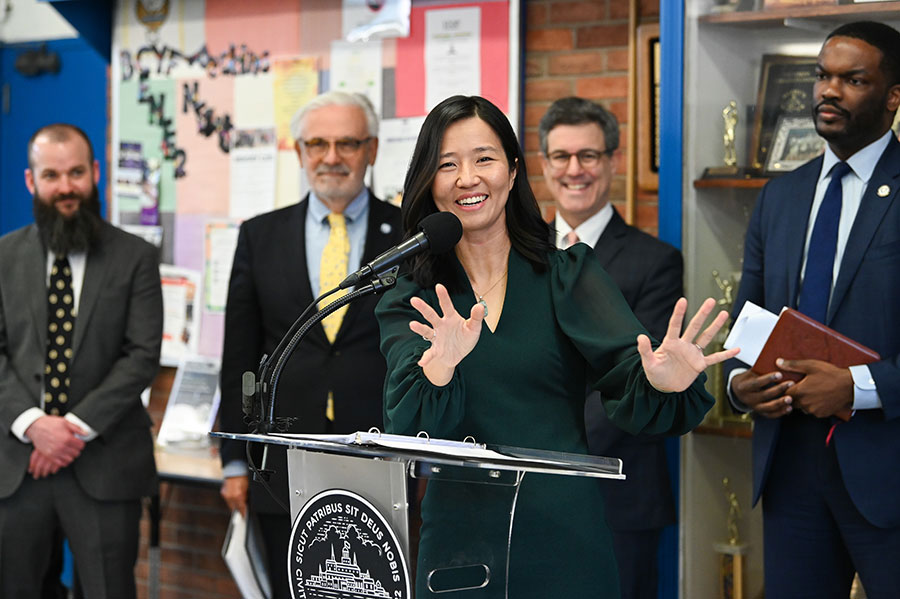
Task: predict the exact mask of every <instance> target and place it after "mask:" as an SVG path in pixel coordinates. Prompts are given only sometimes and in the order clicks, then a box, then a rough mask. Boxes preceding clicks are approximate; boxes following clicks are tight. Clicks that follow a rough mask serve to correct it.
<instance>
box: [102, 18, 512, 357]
mask: <svg viewBox="0 0 900 599" xmlns="http://www.w3.org/2000/svg"><path fill="white" fill-rule="evenodd" d="M114 19H115V22H114V27H113V57H112V66H111V81H112V85H111V89H112V106H113V114H112V127H111V129H112V137H111V144H110V146H111V147H110V154H111V156H112V160H111V164H112V169H111V171H112V173H113V176H112V190H111V198H110V202H109V204H110V214H111V215H112V220H113V222H114V223H115V224H117V225H119V226H121V227H122V228H124V229H126V230H129V231H131V232H134V233H135V234H138V235H141V236H143V237H145V238H146V239H148V240H150V241H151V242H153V243H156V244H157V245H158V246H159V247H160V248H161V254H162V260H163V263H164V264H165V265H167V266H166V267H165V268H169V270H170V271H171V272H172V273H173V274H170V275H167V276H166V277H164V281H169V280H171V281H172V288H171V289H170V290H168V291H167V287H166V285H164V297H165V298H166V299H165V304H166V305H165V309H166V312H167V318H166V322H167V323H176V324H173V325H172V326H173V327H175V326H177V330H175V329H172V330H169V329H168V327H167V330H166V331H165V339H166V340H167V341H168V344H167V345H166V347H167V348H169V350H167V352H166V353H167V355H164V360H163V361H164V363H166V362H167V361H168V362H172V361H173V360H176V359H177V357H178V356H177V354H179V353H182V354H199V355H204V356H219V355H220V353H221V349H222V339H223V327H224V310H225V297H226V293H227V287H228V278H229V276H230V272H231V260H232V257H233V252H234V246H235V244H236V241H237V231H238V227H239V226H240V223H241V222H242V221H243V220H245V219H247V218H250V217H252V216H254V215H256V214H260V213H263V212H268V211H270V210H273V209H275V208H278V207H282V206H286V205H289V204H293V203H296V202H297V201H299V200H300V199H301V198H302V197H303V195H304V194H305V192H306V182H305V181H304V177H303V173H302V170H301V169H300V166H299V163H298V161H297V156H296V154H295V153H294V150H293V140H292V139H291V137H290V132H289V129H288V125H289V122H290V118H291V116H292V115H293V113H294V112H295V111H296V109H297V108H299V107H300V106H302V105H303V104H304V103H306V102H307V101H309V100H310V99H312V98H313V97H314V96H315V95H317V94H318V93H320V92H323V91H328V90H333V89H341V90H346V91H354V92H361V93H364V94H366V95H367V96H368V98H369V99H370V100H371V101H372V103H373V105H374V106H375V109H376V113H377V114H378V115H379V116H380V117H381V123H380V128H379V150H378V158H377V160H376V163H375V165H374V167H373V168H372V169H370V172H369V174H368V183H369V185H370V186H371V187H372V189H373V190H374V191H375V193H376V195H378V196H379V197H382V198H393V197H395V196H396V195H397V194H398V193H399V191H400V190H401V188H402V183H403V177H404V175H405V171H406V165H407V164H408V162H409V157H410V155H411V153H412V149H413V146H414V143H415V139H416V136H417V135H418V131H419V128H420V127H421V123H422V121H423V119H424V117H425V115H426V114H427V112H428V110H430V108H432V107H433V106H434V105H435V104H437V103H438V102H439V101H441V100H443V99H444V98H445V97H447V96H450V95H453V94H465V95H481V96H484V97H486V98H487V99H489V100H491V101H492V102H494V103H495V104H496V105H497V106H499V107H500V108H501V109H502V110H503V111H504V112H505V113H506V114H507V115H508V116H509V118H510V121H511V122H512V123H513V126H514V127H515V128H517V129H518V122H519V114H520V110H521V107H520V96H519V89H520V85H521V67H520V56H521V51H520V41H519V32H520V27H521V21H520V7H519V0H480V1H475V2H459V1H454V0H443V1H438V0H429V1H425V0H422V1H412V2H411V1H410V0H293V1H289V0H254V2H239V1H237V0H205V1H204V0H117V3H116V11H115V16H114ZM164 274H166V273H164Z"/></svg>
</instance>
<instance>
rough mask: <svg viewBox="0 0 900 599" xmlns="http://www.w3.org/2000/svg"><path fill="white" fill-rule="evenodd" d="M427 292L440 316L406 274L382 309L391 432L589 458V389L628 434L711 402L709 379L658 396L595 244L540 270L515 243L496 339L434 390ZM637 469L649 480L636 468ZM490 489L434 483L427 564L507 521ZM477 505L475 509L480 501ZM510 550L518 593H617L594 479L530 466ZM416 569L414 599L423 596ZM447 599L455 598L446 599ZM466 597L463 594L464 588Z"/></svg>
mask: <svg viewBox="0 0 900 599" xmlns="http://www.w3.org/2000/svg"><path fill="white" fill-rule="evenodd" d="M456 276H457V277H458V280H457V281H456V282H455V283H456V284H455V287H456V288H457V289H460V291H458V292H456V293H451V298H452V300H453V304H454V306H455V307H456V310H457V311H458V312H459V313H460V314H462V315H464V316H465V315H468V314H469V311H470V310H471V308H472V306H473V304H474V302H475V296H474V294H473V292H472V290H471V287H470V285H469V283H468V279H467V278H466V276H465V272H464V271H463V269H462V266H461V265H459V263H458V262H457V263H456ZM413 296H419V297H421V298H423V299H424V300H425V301H426V302H428V303H429V304H430V305H432V306H433V307H434V308H435V310H437V311H438V312H439V313H440V308H439V306H438V302H437V297H436V295H435V293H434V290H433V289H428V290H424V289H421V288H419V287H418V286H417V285H416V284H415V283H414V282H413V281H412V280H411V279H410V278H401V280H400V281H399V282H398V283H397V286H396V287H395V288H394V289H392V290H390V291H389V292H387V293H386V294H385V296H384V298H382V300H381V302H379V304H378V308H377V310H376V314H377V317H378V320H379V324H380V326H381V339H382V342H381V343H382V352H383V353H384V354H385V357H386V358H387V363H388V376H387V379H386V381H385V427H386V429H387V431H388V432H391V433H397V434H405V435H415V434H416V433H417V432H419V431H426V432H427V433H428V434H429V435H430V436H431V437H438V438H445V439H453V440H462V439H464V438H465V437H466V436H467V435H471V436H473V437H474V438H475V439H476V440H477V441H478V442H480V443H488V444H501V445H511V446H519V447H531V448H537V449H547V450H553V451H564V452H572V453H587V444H586V440H585V432H584V417H583V408H584V399H585V389H586V385H588V384H589V385H591V386H592V387H594V388H595V389H598V390H599V391H600V392H601V394H602V396H603V398H604V400H605V401H604V405H605V407H606V410H607V412H608V414H609V416H610V419H611V420H612V421H613V422H614V423H615V424H617V425H618V426H620V427H621V428H623V429H625V430H627V431H628V432H630V433H632V434H636V433H639V432H645V433H656V434H662V433H669V434H682V433H685V432H687V431H689V430H690V429H691V428H693V427H694V426H696V425H697V424H698V423H699V422H700V421H701V419H702V418H703V415H704V414H705V413H706V412H707V410H709V409H710V407H712V405H713V399H712V397H710V396H709V395H708V394H707V393H706V392H705V391H704V390H703V385H702V381H703V377H702V375H701V377H700V378H699V379H698V380H697V381H695V382H694V384H693V385H692V386H691V387H690V388H689V389H687V390H686V391H685V392H683V393H668V394H667V393H660V392H658V391H656V390H655V389H653V388H652V387H651V386H650V384H649V383H648V382H647V379H646V377H645V376H644V373H643V369H642V367H641V361H640V356H639V355H638V353H637V344H636V338H637V335H638V334H639V333H642V332H644V330H643V328H642V327H641V325H640V324H639V323H638V321H637V320H636V319H635V317H634V315H633V314H632V313H631V310H629V308H628V305H627V304H626V303H625V300H624V299H623V298H622V296H621V294H620V293H619V291H618V289H617V288H616V287H615V284H614V283H613V282H612V280H611V279H610V278H609V277H608V276H607V274H606V273H605V272H604V271H603V269H602V267H601V266H600V265H599V262H597V261H596V260H595V259H594V257H593V254H592V252H591V249H590V248H589V247H588V246H586V245H583V244H577V245H576V246H574V247H573V248H572V249H569V250H567V251H559V252H554V253H553V254H552V255H551V256H550V265H549V268H548V269H546V270H545V271H544V272H543V273H535V272H534V270H533V269H532V267H531V265H530V264H529V263H528V262H527V261H526V260H525V259H524V258H523V257H522V256H521V255H520V254H518V253H517V252H516V251H515V250H512V251H511V253H510V257H509V278H508V281H507V288H506V299H505V303H504V305H503V313H502V314H501V316H500V320H499V322H498V324H497V327H496V330H495V331H494V332H493V333H492V332H491V330H490V329H489V328H488V327H487V325H483V329H482V332H481V337H480V339H479V340H478V344H477V345H476V346H475V349H474V350H473V351H472V352H471V353H470V354H469V355H468V356H466V358H465V359H464V360H463V361H462V362H461V363H460V364H459V366H458V367H457V369H456V372H455V374H454V376H453V379H452V380H451V381H450V383H448V384H447V385H445V386H443V387H437V386H435V385H432V384H431V383H430V382H429V381H428V379H427V378H426V377H425V375H424V374H423V373H422V369H421V368H420V367H419V366H418V365H417V364H416V362H417V361H418V360H419V358H420V357H421V355H422V353H423V352H424V351H425V350H426V349H427V348H428V347H429V344H428V342H426V341H425V340H423V339H422V338H421V337H420V336H418V335H415V334H414V333H412V332H411V331H410V330H409V322H410V321H411V320H419V321H422V320H423V319H422V317H421V316H420V315H419V313H418V312H416V310H414V309H413V308H412V307H411V305H410V303H409V300H410V298H411V297H413ZM624 472H625V474H626V475H627V476H640V475H641V473H640V472H631V471H629V470H628V464H624ZM479 492H480V493H481V495H482V496H480V497H474V498H473V497H472V496H471V494H466V493H463V492H461V491H460V485H459V484H457V483H447V482H443V483H435V481H431V482H430V483H429V485H428V491H427V493H426V497H425V500H424V502H423V507H422V520H423V525H422V531H421V542H420V546H419V563H420V564H421V563H422V559H423V556H424V557H426V558H427V556H428V555H429V553H430V552H432V551H441V550H442V547H445V546H446V545H448V544H449V542H448V540H451V539H452V540H454V541H455V542H459V540H460V539H472V540H473V541H474V542H475V543H476V544H477V537H478V531H479V526H481V525H479V524H478V523H477V522H479V520H480V521H481V522H482V523H485V522H488V521H490V520H491V519H493V518H494V516H493V515H491V510H492V509H496V510H497V512H496V513H497V515H496V518H502V516H503V514H502V512H503V509H504V508H503V506H502V505H499V506H495V505H492V504H493V503H495V502H494V501H493V500H492V497H493V496H494V495H493V493H494V491H493V490H491V489H489V488H485V489H484V490H483V491H479ZM476 503H478V504H479V505H473V504H476ZM515 514H516V515H515V523H514V526H513V534H512V543H511V550H510V572H509V597H511V598H514V599H527V598H530V597H534V598H541V599H545V598H548V597H567V598H575V597H579V598H581V597H603V598H606V597H609V598H616V597H618V596H619V590H618V588H619V587H618V578H617V574H616V564H615V557H614V555H613V550H612V544H611V540H610V535H609V531H608V529H607V527H606V524H605V521H604V514H603V500H602V498H601V494H600V489H599V487H598V485H597V481H596V480H593V479H589V478H581V477H569V476H558V475H537V474H527V475H526V476H525V478H524V480H523V482H522V487H521V490H520V492H519V496H518V500H517V504H516V511H515ZM423 583H424V576H422V571H421V567H420V571H419V575H418V583H417V587H418V589H419V590H418V592H417V595H416V596H417V597H419V598H422V597H426V596H428V594H427V593H425V592H424V591H423ZM442 596H444V597H446V596H447V595H442ZM461 596H465V594H461Z"/></svg>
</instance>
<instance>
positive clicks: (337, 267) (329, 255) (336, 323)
mask: <svg viewBox="0 0 900 599" xmlns="http://www.w3.org/2000/svg"><path fill="white" fill-rule="evenodd" d="M328 224H329V226H330V227H331V233H329V235H328V243H326V244H325V249H324V250H322V260H321V262H320V263H319V295H321V294H323V293H325V292H326V291H331V290H332V289H334V288H335V287H337V286H338V285H340V284H341V281H343V280H344V279H345V278H346V277H347V263H348V261H349V258H350V238H349V237H347V221H346V220H345V219H344V215H343V214H333V213H332V214H329V215H328ZM346 294H347V290H346V289H342V290H341V291H338V292H337V293H335V294H334V295H331V296H330V297H328V299H326V300H324V301H323V302H322V304H320V305H319V308H322V307H324V306H325V305H327V304H330V303H331V302H333V301H334V300H336V299H338V298H340V297H341V296H343V295H346ZM346 312H347V306H344V307H343V308H341V309H340V310H338V311H336V312H334V313H332V314H331V315H330V316H328V318H326V319H325V320H323V321H322V328H323V329H325V336H326V337H328V341H330V342H331V343H334V338H335V337H337V333H338V330H339V329H340V328H341V321H342V320H344V314H345V313H346Z"/></svg>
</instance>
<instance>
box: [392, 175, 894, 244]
mask: <svg viewBox="0 0 900 599" xmlns="http://www.w3.org/2000/svg"><path fill="white" fill-rule="evenodd" d="M885 187H887V185H885ZM878 193H881V190H880V189H879V190H878ZM885 195H887V194H885ZM391 229H392V227H391V224H390V223H381V232H382V233H384V234H385V235H387V234H388V233H390V232H391Z"/></svg>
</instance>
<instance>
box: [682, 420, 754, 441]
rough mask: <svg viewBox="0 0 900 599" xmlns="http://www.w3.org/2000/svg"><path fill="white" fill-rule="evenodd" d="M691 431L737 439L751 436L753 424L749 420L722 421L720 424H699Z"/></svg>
mask: <svg viewBox="0 0 900 599" xmlns="http://www.w3.org/2000/svg"><path fill="white" fill-rule="evenodd" d="M693 432H694V433H696V434H698V435H717V436H719V437H735V438H738V439H751V438H753V426H752V424H751V423H749V422H748V423H743V422H734V423H731V422H723V423H722V424H721V426H709V425H705V424H701V425H700V426H698V427H697V428H695V429H694V431H693Z"/></svg>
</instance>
